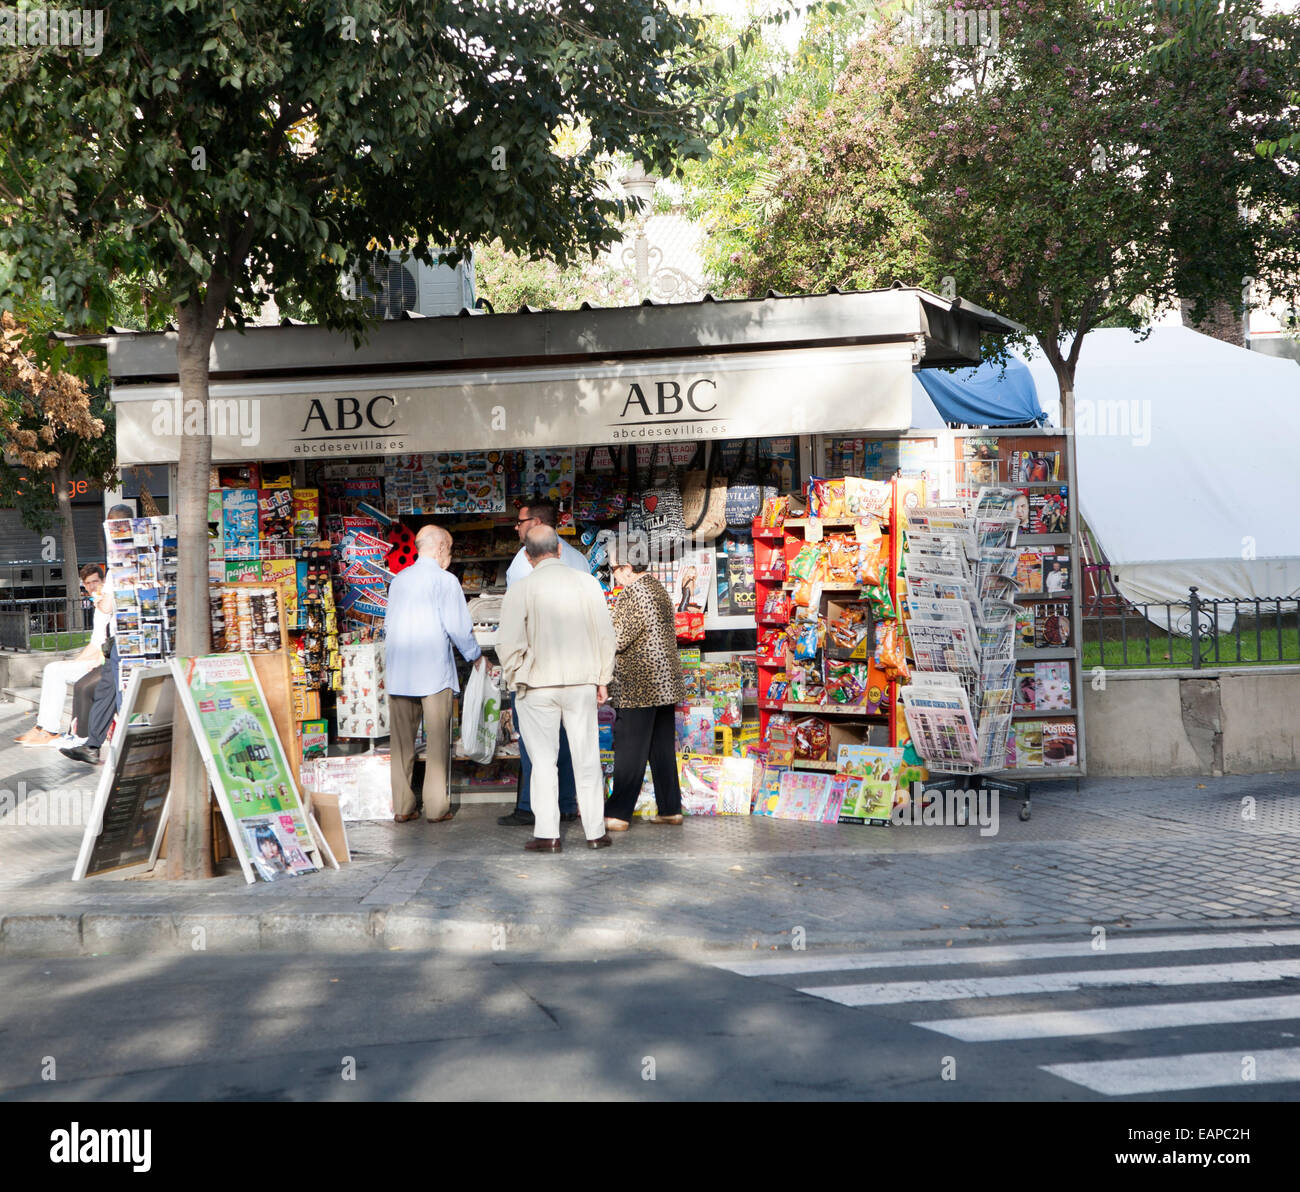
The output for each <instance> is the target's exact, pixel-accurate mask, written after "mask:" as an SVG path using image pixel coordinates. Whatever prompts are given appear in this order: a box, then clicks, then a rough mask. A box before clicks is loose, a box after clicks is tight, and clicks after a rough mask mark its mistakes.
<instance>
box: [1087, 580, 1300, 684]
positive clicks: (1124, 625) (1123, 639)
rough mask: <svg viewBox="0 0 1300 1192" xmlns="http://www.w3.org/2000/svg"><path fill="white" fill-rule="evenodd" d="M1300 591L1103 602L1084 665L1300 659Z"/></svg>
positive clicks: (1093, 618) (1093, 615) (1193, 665)
mask: <svg viewBox="0 0 1300 1192" xmlns="http://www.w3.org/2000/svg"><path fill="white" fill-rule="evenodd" d="M1298 622H1300V599H1297V598H1296V597H1294V596H1291V597H1272V596H1270V597H1252V598H1242V597H1233V598H1225V599H1207V598H1205V597H1203V596H1201V595H1200V593H1199V592H1198V591H1197V589H1196V588H1195V587H1192V588H1189V589H1188V594H1187V599H1186V600H1184V601H1169V602H1151V603H1146V604H1130V603H1128V602H1127V601H1123V600H1112V601H1107V602H1104V603H1103V602H1097V603H1095V604H1094V605H1093V606H1092V607H1091V608H1090V609H1089V610H1088V611H1087V612H1086V613H1085V615H1084V617H1083V667H1084V669H1085V670H1086V669H1088V668H1090V667H1092V666H1117V667H1118V666H1134V667H1137V666H1140V667H1157V668H1160V667H1169V668H1181V667H1188V668H1190V669H1191V670H1200V669H1201V668H1202V667H1207V666H1210V667H1213V666H1245V665H1257V664H1263V665H1275V666H1276V665H1279V664H1288V663H1290V664H1300V624H1298Z"/></svg>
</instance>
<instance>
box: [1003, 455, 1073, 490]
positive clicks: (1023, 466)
mask: <svg viewBox="0 0 1300 1192" xmlns="http://www.w3.org/2000/svg"><path fill="white" fill-rule="evenodd" d="M1008 467H1009V470H1010V475H1009V476H1008V477H1007V479H1008V480H1010V481H1011V482H1012V483H1013V484H1042V483H1046V482H1048V481H1051V480H1060V478H1061V453H1060V452H1059V451H1013V452H1012V453H1011V460H1010V463H1009V465H1008Z"/></svg>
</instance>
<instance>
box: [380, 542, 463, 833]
mask: <svg viewBox="0 0 1300 1192" xmlns="http://www.w3.org/2000/svg"><path fill="white" fill-rule="evenodd" d="M415 547H416V550H417V551H418V552H419V557H418V558H417V559H416V560H415V562H414V563H412V564H411V565H410V566H409V567H407V568H406V569H405V570H404V571H399V572H398V573H397V575H396V576H394V577H393V582H392V583H391V584H390V585H389V588H388V613H387V615H386V616H385V617H384V649H385V654H386V662H387V668H386V670H387V675H388V723H389V727H390V741H391V744H392V759H391V761H392V765H391V770H392V784H393V818H394V819H395V820H396V821H397V822H398V823H399V824H404V823H408V822H410V821H411V820H413V819H415V818H417V816H418V815H419V812H418V811H417V810H416V807H415V792H414V791H413V790H412V789H411V775H412V773H413V771H414V768H415V734H416V732H417V730H418V729H419V727H420V718H421V717H423V718H424V737H425V742H426V749H425V762H424V816H425V818H426V819H427V820H428V821H429V822H430V823H434V824H437V823H442V822H443V821H444V820H449V819H451V817H452V810H451V797H450V795H449V794H448V790H447V753H448V750H449V748H450V746H451V739H450V729H451V709H452V704H453V702H454V701H455V698H456V695H457V693H458V692H459V691H460V681H459V680H458V679H457V677H456V662H455V658H454V657H453V655H452V652H451V651H452V646H455V647H456V649H457V650H459V651H460V653H461V656H462V657H463V658H464V659H465V661H466V662H473V663H475V665H477V666H480V667H481V666H485V665H486V663H485V662H484V660H483V651H482V650H480V649H479V645H478V642H476V641H475V640H474V626H473V624H472V623H471V621H470V616H469V608H468V607H467V605H466V603H465V594H464V592H462V591H461V587H460V581H459V580H458V579H457V578H456V577H455V576H454V575H452V574H451V572H450V571H448V570H447V566H448V565H449V564H450V563H451V535H450V534H449V533H447V531H446V530H444V529H443V528H442V527H441V526H425V527H424V528H423V529H422V530H420V531H419V533H417V534H416V536H415Z"/></svg>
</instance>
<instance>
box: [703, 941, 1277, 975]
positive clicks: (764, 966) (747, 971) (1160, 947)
mask: <svg viewBox="0 0 1300 1192" xmlns="http://www.w3.org/2000/svg"><path fill="white" fill-rule="evenodd" d="M1295 945H1300V931H1268V930H1265V931H1257V932H1249V931H1234V932H1225V933H1223V934H1215V933H1213V932H1196V933H1194V934H1183V933H1176V934H1173V935H1155V936H1115V935H1112V936H1110V937H1109V938H1108V939H1107V940H1106V947H1105V948H1104V949H1101V950H1098V949H1096V948H1094V947H1093V941H1092V939H1091V937H1089V938H1088V939H1082V940H1071V941H1069V942H1067V943H1040V944H990V945H981V946H977V947H961V948H921V949H917V950H915V951H911V952H908V951H897V952H869V953H864V954H861V955H839V956H828V955H826V954H824V953H821V952H797V953H784V954H781V955H778V956H763V957H759V958H756V959H752V960H733V961H730V962H718V961H715V962H714V964H713V967H714V968H720V969H726V970H727V971H728V972H731V973H738V974H739V975H741V976H742V977H780V976H787V975H791V974H798V973H833V972H855V971H857V970H859V969H873V968H910V967H917V968H920V967H925V966H929V965H941V964H996V963H998V962H1001V961H1010V960H1050V959H1054V958H1056V957H1062V956H1128V955H1140V954H1142V953H1146V952H1150V953H1155V952H1194V951H1198V950H1206V949H1211V948H1213V949H1218V948H1265V947H1292V946H1295Z"/></svg>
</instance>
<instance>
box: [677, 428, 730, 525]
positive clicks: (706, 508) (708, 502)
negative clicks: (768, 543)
mask: <svg viewBox="0 0 1300 1192" xmlns="http://www.w3.org/2000/svg"><path fill="white" fill-rule="evenodd" d="M706 450H707V445H706V444H704V443H701V444H700V445H699V447H697V448H696V451H695V458H694V459H693V460H692V461H691V466H690V470H688V471H687V473H686V479H685V481H684V482H683V484H682V518H683V519H684V520H685V522H686V532H687V533H688V534H691V535H693V536H694V537H695V538H696V539H697V540H698V541H701V542H708V541H711V540H712V539H714V538H716V537H717V536H718V535H719V534H721V533H722V532H723V530H725V529H726V528H727V478H726V477H725V476H718V475H716V474H715V473H716V470H717V464H718V458H719V452H717V451H712V452H709V463H708V467H706V468H700V467H699V466H698V465H699V464H700V463H701V462H702V459H701V457H702V456H703V454H704V453H705V451H706Z"/></svg>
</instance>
